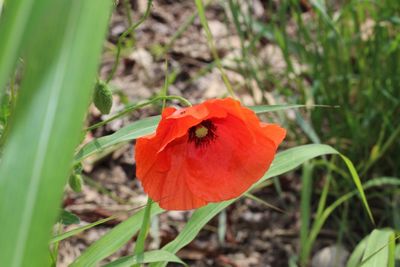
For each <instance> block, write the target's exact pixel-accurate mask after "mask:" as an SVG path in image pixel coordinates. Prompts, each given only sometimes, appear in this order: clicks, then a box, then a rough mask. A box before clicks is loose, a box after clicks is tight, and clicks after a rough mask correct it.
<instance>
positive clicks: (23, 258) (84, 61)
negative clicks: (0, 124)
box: [0, 0, 111, 267]
mask: <svg viewBox="0 0 400 267" xmlns="http://www.w3.org/2000/svg"><path fill="white" fill-rule="evenodd" d="M33 3H35V4H34V5H33ZM32 5H33V6H32ZM110 6H111V1H97V0H87V1H78V0H60V1H52V0H41V1H21V0H13V1H9V2H7V6H6V8H5V9H4V16H5V17H6V16H11V17H13V21H12V22H10V23H8V22H7V21H8V20H6V21H5V22H4V23H5V24H4V28H1V32H0V36H2V42H1V43H3V42H6V43H7V44H6V45H2V46H0V50H1V52H0V55H1V56H0V57H1V60H2V62H3V59H4V58H3V55H7V54H8V53H11V54H12V56H10V57H8V56H7V57H6V58H7V60H10V61H11V59H10V58H11V57H12V58H14V56H15V55H16V54H18V52H15V50H14V48H13V46H14V45H16V46H18V45H19V43H20V40H21V38H22V37H21V35H24V34H29V35H31V37H34V38H31V39H29V42H26V43H24V47H23V51H24V56H25V57H24V63H25V65H24V73H23V77H22V82H21V87H20V88H19V95H18V101H17V105H16V107H15V111H14V112H13V114H12V118H11V124H10V125H11V127H10V132H9V135H8V139H6V140H5V144H4V150H3V157H2V159H1V162H0V218H1V226H2V227H1V228H0V247H1V250H0V259H1V265H2V266H11V267H17V266H49V264H50V260H49V257H48V241H49V239H50V237H51V229H52V226H53V224H54V222H55V221H56V219H57V216H58V212H59V208H60V202H61V199H62V193H63V188H64V185H65V184H66V181H67V178H68V174H69V173H70V168H71V161H72V158H73V152H74V149H75V147H76V145H77V144H78V142H79V141H80V136H81V127H82V122H83V119H84V116H85V113H86V110H87V106H88V103H89V100H90V96H91V93H92V92H91V91H92V88H93V81H94V78H95V75H96V71H97V66H98V62H99V58H100V54H101V49H102V43H103V40H104V36H105V32H106V27H107V21H108V18H109V12H110V10H111V9H110ZM94 7H95V8H94ZM19 11H24V12H22V13H18V12H19ZM10 12H11V13H12V12H16V13H12V14H11V13H10ZM27 12H28V13H29V12H35V14H34V19H32V20H30V18H31V17H30V16H29V15H27ZM7 13H9V14H7ZM26 15H27V16H26ZM27 23H28V24H29V27H30V28H31V30H32V32H31V33H28V32H26V31H25V28H26V27H25V26H26V24H27ZM2 26H3V25H2ZM10 34H11V35H12V36H14V35H15V36H16V37H15V38H14V37H13V38H11V40H9V39H8V38H7V36H10ZM14 41H15V43H13V42H14ZM9 42H11V43H9ZM2 64H3V63H2ZM9 70H10V68H9V67H6V68H4V69H3V67H2V68H1V69H0V73H1V75H0V77H1V78H0V79H1V81H0V83H4V77H6V76H7V75H9ZM2 85H3V84H2Z"/></svg>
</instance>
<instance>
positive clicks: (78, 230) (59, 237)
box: [50, 216, 115, 243]
mask: <svg viewBox="0 0 400 267" xmlns="http://www.w3.org/2000/svg"><path fill="white" fill-rule="evenodd" d="M113 219H115V217H114V216H111V217H108V218H104V219H101V220H98V221H97V222H94V223H90V224H88V225H84V226H81V227H77V228H75V229H72V230H70V231H68V232H65V233H62V234H59V235H57V236H55V237H53V238H52V239H51V240H50V243H55V242H59V241H61V240H64V239H67V238H68V237H71V236H74V235H77V234H79V233H81V232H83V231H85V230H88V229H90V228H93V227H95V226H97V225H100V224H103V223H106V222H108V221H111V220H113Z"/></svg>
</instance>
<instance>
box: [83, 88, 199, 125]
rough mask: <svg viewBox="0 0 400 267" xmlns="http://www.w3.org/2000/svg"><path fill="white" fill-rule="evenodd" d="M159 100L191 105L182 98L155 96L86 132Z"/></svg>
mask: <svg viewBox="0 0 400 267" xmlns="http://www.w3.org/2000/svg"><path fill="white" fill-rule="evenodd" d="M160 100H179V102H181V103H182V104H184V105H186V106H189V107H190V106H192V104H191V103H190V102H189V101H188V100H187V99H185V98H183V97H181V96H174V95H171V96H157V97H155V98H153V99H151V100H148V101H146V102H143V103H140V104H137V105H132V106H128V107H126V108H125V109H124V110H122V111H121V112H119V113H117V114H115V115H114V116H112V117H111V118H108V119H107V120H104V121H101V122H99V123H96V124H93V125H92V126H90V127H88V128H86V131H91V130H93V129H96V128H99V127H100V126H103V125H105V124H107V123H109V122H110V121H113V120H115V119H117V118H120V117H122V116H124V115H125V114H127V113H129V112H131V111H134V110H138V109H140V108H142V107H145V106H148V105H151V104H153V103H156V102H158V101H160Z"/></svg>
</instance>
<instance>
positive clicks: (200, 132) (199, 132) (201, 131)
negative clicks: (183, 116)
mask: <svg viewBox="0 0 400 267" xmlns="http://www.w3.org/2000/svg"><path fill="white" fill-rule="evenodd" d="M195 134H196V137H197V138H203V137H206V136H207V134H208V129H207V127H204V126H198V127H197V128H196V131H195Z"/></svg>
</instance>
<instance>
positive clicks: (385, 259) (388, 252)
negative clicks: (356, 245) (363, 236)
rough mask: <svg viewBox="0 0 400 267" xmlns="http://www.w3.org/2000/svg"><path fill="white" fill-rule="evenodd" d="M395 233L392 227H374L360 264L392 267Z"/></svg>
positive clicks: (372, 266)
mask: <svg viewBox="0 0 400 267" xmlns="http://www.w3.org/2000/svg"><path fill="white" fill-rule="evenodd" d="M394 238H395V234H394V231H393V230H392V229H375V230H373V231H372V233H371V234H370V235H369V237H368V240H367V244H366V248H365V252H364V255H363V258H362V262H361V264H360V266H362V267H376V266H382V267H386V266H387V267H393V266H394V260H395V259H394V250H395V243H394Z"/></svg>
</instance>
